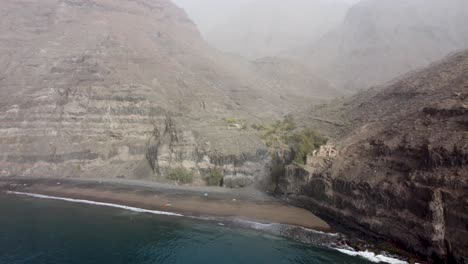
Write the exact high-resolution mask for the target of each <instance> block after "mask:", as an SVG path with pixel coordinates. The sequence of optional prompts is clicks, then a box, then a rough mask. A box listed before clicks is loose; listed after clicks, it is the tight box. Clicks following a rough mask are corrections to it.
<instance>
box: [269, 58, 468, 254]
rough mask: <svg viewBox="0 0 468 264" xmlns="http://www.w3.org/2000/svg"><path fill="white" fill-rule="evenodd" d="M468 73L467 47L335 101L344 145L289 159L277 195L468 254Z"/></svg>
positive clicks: (422, 246) (407, 242)
mask: <svg viewBox="0 0 468 264" xmlns="http://www.w3.org/2000/svg"><path fill="white" fill-rule="evenodd" d="M467 73H468V52H462V53H458V54H455V55H453V56H451V57H449V58H447V59H446V60H444V61H442V62H440V63H437V64H434V65H432V66H431V67H429V68H427V69H425V70H422V71H420V72H418V73H413V74H408V75H407V76H405V77H403V78H401V79H399V80H396V81H394V82H393V83H391V84H389V85H388V86H387V87H381V88H379V89H374V90H370V91H366V92H362V93H360V94H358V95H356V96H354V97H352V98H351V99H348V100H345V102H344V103H343V102H342V103H340V104H338V103H337V104H336V105H333V106H329V109H328V110H330V109H338V110H336V112H339V113H336V114H335V115H332V117H331V119H334V118H335V117H336V116H339V117H340V119H341V120H345V121H346V122H344V123H345V124H346V125H345V126H346V128H345V129H343V128H342V127H339V128H340V129H341V130H342V132H341V133H338V136H337V137H336V138H335V139H334V140H332V141H331V142H330V143H329V144H330V146H333V147H334V148H336V153H331V152H327V151H325V150H326V149H324V151H321V152H317V153H315V155H313V156H309V157H308V161H307V165H306V166H303V167H299V166H296V165H290V166H288V167H287V168H286V172H285V173H284V174H283V175H282V176H281V177H280V178H279V179H278V182H277V185H276V191H277V193H278V194H281V195H284V197H285V198H286V199H288V200H290V201H291V202H293V203H296V204H298V205H301V206H304V207H306V208H309V209H311V210H313V211H314V212H316V213H317V214H319V215H322V216H324V217H326V218H327V219H329V220H331V221H333V222H335V223H339V224H340V225H343V226H346V227H350V228H351V229H353V230H357V231H359V232H362V233H364V234H366V235H369V236H372V237H375V238H386V239H390V240H391V241H393V242H395V243H396V244H398V245H401V246H402V247H404V248H406V249H409V250H411V251H413V252H415V253H417V254H420V255H421V256H424V257H427V258H428V259H431V260H433V261H439V260H444V261H446V262H454V261H458V262H459V263H464V262H466V261H467V260H468V255H467V252H468V243H467V240H466V237H468V230H467V226H466V224H467V223H468V215H467V210H466V208H468V203H467V201H468V196H467V195H468V134H467V130H468V74H467ZM316 114H317V113H310V116H315V115H316ZM319 114H320V115H322V114H323V113H320V112H319ZM311 120H316V118H315V117H314V118H312V119H311ZM340 135H341V136H340ZM330 149H332V148H330ZM332 150H334V149H332Z"/></svg>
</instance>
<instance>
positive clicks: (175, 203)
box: [0, 178, 331, 231]
mask: <svg viewBox="0 0 468 264" xmlns="http://www.w3.org/2000/svg"><path fill="white" fill-rule="evenodd" d="M0 190H2V191H3V192H10V193H11V192H16V193H23V194H24V193H26V194H39V195H47V196H51V197H60V198H71V199H80V200H87V201H94V202H100V203H109V204H118V205H123V206H130V207H135V208H141V209H145V210H157V211H161V212H170V213H176V214H181V215H184V216H196V217H226V218H236V219H242V220H248V221H255V222H259V223H267V224H269V223H275V224H285V225H292V226H299V227H304V228H308V229H313V230H317V231H331V228H330V226H329V225H328V224H327V223H326V222H325V221H323V220H322V219H320V218H318V217H317V216H315V215H314V214H312V213H311V212H309V211H307V210H305V209H302V208H297V207H292V206H289V205H287V204H285V203H284V202H282V201H280V200H277V199H275V198H273V197H270V196H268V195H266V194H264V193H261V192H259V191H257V190H254V189H253V188H252V189H244V190H243V189H225V188H218V187H193V186H176V185H169V184H160V183H156V182H145V181H136V180H124V179H84V178H79V179H60V178H7V179H1V180H0Z"/></svg>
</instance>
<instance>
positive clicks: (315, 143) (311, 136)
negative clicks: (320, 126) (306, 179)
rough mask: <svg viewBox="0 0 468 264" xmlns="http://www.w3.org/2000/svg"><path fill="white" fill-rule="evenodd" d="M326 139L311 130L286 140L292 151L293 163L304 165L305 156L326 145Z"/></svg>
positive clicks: (303, 131) (305, 130)
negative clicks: (293, 154)
mask: <svg viewBox="0 0 468 264" xmlns="http://www.w3.org/2000/svg"><path fill="white" fill-rule="evenodd" d="M327 141H328V140H327V139H326V138H325V137H322V136H321V135H319V134H318V133H316V132H315V131H313V130H312V129H304V130H302V131H301V132H298V133H295V134H293V135H292V136H290V137H289V138H288V145H290V146H291V148H292V149H293V150H294V153H295V156H294V162H295V163H297V164H305V162H306V159H307V154H310V153H312V151H314V150H316V149H318V148H320V146H322V145H325V144H326V143H327Z"/></svg>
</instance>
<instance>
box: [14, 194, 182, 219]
mask: <svg viewBox="0 0 468 264" xmlns="http://www.w3.org/2000/svg"><path fill="white" fill-rule="evenodd" d="M7 193H10V194H16V195H24V196H30V197H35V198H40V199H49V200H60V201H67V202H72V203H83V204H92V205H97V206H106V207H114V208H119V209H124V210H129V211H133V212H138V213H148V214H156V215H169V216H183V215H181V214H176V213H171V212H165V211H157V210H148V209H143V208H138V207H131V206H126V205H120V204H112V203H101V202H95V201H90V200H81V199H72V198H64V197H56V196H49V195H43V194H36V193H25V192H13V191H8V192H7Z"/></svg>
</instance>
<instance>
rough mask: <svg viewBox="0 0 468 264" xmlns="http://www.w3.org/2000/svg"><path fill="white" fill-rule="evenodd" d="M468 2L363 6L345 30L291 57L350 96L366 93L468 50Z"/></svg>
mask: <svg viewBox="0 0 468 264" xmlns="http://www.w3.org/2000/svg"><path fill="white" fill-rule="evenodd" d="M467 17H468V2H467V1H464V0H447V1H438V0H412V1H406V0H362V1H360V2H359V3H357V4H355V5H354V6H352V7H351V8H350V9H349V11H348V12H347V14H346V17H345V19H344V21H343V22H342V24H341V25H340V26H338V27H337V28H336V29H334V30H332V31H330V32H329V33H327V34H326V35H325V36H324V37H323V38H321V39H320V40H319V41H317V42H315V43H312V44H310V45H309V46H308V47H307V48H303V49H296V50H293V51H291V52H290V54H293V55H292V57H295V58H296V59H298V60H300V61H302V62H304V63H306V64H308V65H309V66H310V67H312V69H313V70H312V72H314V73H315V74H318V75H320V76H322V77H324V78H325V79H328V80H329V81H330V83H331V85H333V86H335V87H337V88H340V89H344V90H347V91H356V90H359V89H365V88H368V87H370V86H373V85H378V84H381V83H384V82H386V81H389V80H391V79H393V78H395V77H397V76H399V75H401V74H404V73H407V72H409V71H412V70H416V69H418V68H421V67H425V66H428V65H429V64H430V63H431V62H433V61H436V60H439V59H442V58H443V57H444V56H446V55H447V54H448V53H450V52H455V51H457V50H461V49H464V48H468V28H467V27H466V26H465V24H466V18H467Z"/></svg>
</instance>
